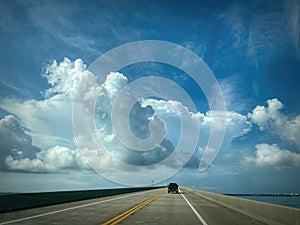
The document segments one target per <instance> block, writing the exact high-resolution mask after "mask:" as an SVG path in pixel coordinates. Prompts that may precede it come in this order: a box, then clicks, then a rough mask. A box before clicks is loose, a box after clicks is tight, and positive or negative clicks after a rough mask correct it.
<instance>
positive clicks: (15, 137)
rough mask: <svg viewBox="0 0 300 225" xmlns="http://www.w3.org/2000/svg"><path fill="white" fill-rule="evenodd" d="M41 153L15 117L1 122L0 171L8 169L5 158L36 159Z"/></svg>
mask: <svg viewBox="0 0 300 225" xmlns="http://www.w3.org/2000/svg"><path fill="white" fill-rule="evenodd" d="M39 151H41V150H40V149H39V148H38V147H36V146H34V145H33V144H32V139H31V137H30V135H28V134H27V132H26V131H25V129H24V128H23V127H22V126H21V125H20V124H19V122H18V120H17V119H16V118H15V117H14V116H13V115H8V116H5V117H4V118H2V119H1V120H0V169H1V170H3V169H6V166H5V163H4V161H5V157H6V156H8V155H12V156H14V157H15V158H23V157H27V158H30V159H32V158H34V157H35V155H36V153H38V152H39Z"/></svg>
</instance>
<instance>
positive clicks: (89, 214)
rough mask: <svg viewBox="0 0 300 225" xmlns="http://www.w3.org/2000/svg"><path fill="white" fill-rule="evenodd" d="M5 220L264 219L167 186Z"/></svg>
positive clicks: (241, 223) (215, 224)
mask: <svg viewBox="0 0 300 225" xmlns="http://www.w3.org/2000/svg"><path fill="white" fill-rule="evenodd" d="M2 224H30V225H33V224H34V225H35V224H47V225H49V224H74V225H75V224H84V225H88V224H99V225H100V224H104V225H108V224H172V225H173V224H180V225H183V224H193V225H194V224H203V225H219V224H220V225H227V224H228V225H248V224H250V225H252V224H253V225H262V224H263V223H261V222H259V221H257V220H255V219H253V218H250V217H248V216H246V215H242V214H240V213H238V212H236V211H233V210H231V209H229V208H226V207H224V206H221V205H219V204H216V203H213V202H210V201H208V200H206V199H204V198H202V197H201V196H199V195H197V194H196V193H194V192H190V191H189V190H188V189H185V188H181V190H180V193H179V194H168V193H167V189H166V188H164V189H156V190H150V191H143V192H136V193H130V194H122V195H115V196H110V197H102V198H97V199H91V200H84V201H77V202H71V203H66V204H59V205H53V206H47V207H40V208H35V209H28V210H23V211H17V212H11V213H3V214H0V225H2Z"/></svg>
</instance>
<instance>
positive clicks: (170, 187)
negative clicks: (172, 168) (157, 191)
mask: <svg viewBox="0 0 300 225" xmlns="http://www.w3.org/2000/svg"><path fill="white" fill-rule="evenodd" d="M178 186H179V185H178V184H176V183H169V184H168V186H167V187H168V193H170V192H172V193H173V192H176V193H178Z"/></svg>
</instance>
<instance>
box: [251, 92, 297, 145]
mask: <svg viewBox="0 0 300 225" xmlns="http://www.w3.org/2000/svg"><path fill="white" fill-rule="evenodd" d="M267 104H268V106H267V107H265V106H257V107H256V108H255V109H254V110H253V112H252V113H249V114H248V117H249V119H250V120H251V121H252V122H253V123H255V124H257V125H258V126H259V129H260V130H261V131H268V132H271V133H272V134H275V135H277V136H279V137H280V138H281V139H282V140H283V141H289V142H292V143H294V144H295V145H296V146H297V148H298V149H299V150H300V115H297V116H295V117H288V116H286V115H285V114H283V113H282V112H281V109H282V108H283V104H282V103H281V102H280V101H279V100H278V99H276V98H275V99H271V100H268V101H267Z"/></svg>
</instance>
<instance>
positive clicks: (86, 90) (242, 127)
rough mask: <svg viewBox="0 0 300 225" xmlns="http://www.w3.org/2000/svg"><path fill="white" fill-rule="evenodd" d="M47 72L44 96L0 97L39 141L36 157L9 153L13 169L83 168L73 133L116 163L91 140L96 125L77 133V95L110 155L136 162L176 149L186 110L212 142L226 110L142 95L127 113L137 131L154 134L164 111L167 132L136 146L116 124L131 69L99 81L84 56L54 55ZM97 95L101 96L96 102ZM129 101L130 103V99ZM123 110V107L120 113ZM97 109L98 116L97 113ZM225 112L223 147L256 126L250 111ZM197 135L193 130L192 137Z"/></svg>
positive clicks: (194, 161) (203, 141)
mask: <svg viewBox="0 0 300 225" xmlns="http://www.w3.org/2000/svg"><path fill="white" fill-rule="evenodd" d="M44 77H45V78H46V79H47V81H48V83H49V85H50V87H49V88H48V89H47V90H46V91H45V93H44V99H42V100H26V101H20V100H18V99H8V98H6V99H4V100H1V101H0V107H1V108H2V109H4V110H6V111H7V112H9V113H12V114H14V115H16V116H17V117H18V118H19V122H20V126H22V127H25V128H26V130H27V135H28V137H29V138H32V146H38V148H37V150H36V151H32V150H31V151H29V152H31V154H32V155H31V156H30V157H29V156H23V157H16V155H21V154H24V153H22V152H23V151H18V150H14V153H12V152H9V154H4V156H3V157H2V159H3V162H5V164H6V165H7V167H8V168H9V169H11V170H22V171H32V172H38V171H42V172H47V171H48V172H51V171H58V170H62V169H72V168H83V167H84V165H83V163H82V161H81V159H80V157H79V155H78V150H74V149H75V146H74V143H73V139H74V140H75V141H76V143H77V144H78V143H79V144H80V146H84V148H83V149H81V150H82V151H85V150H89V151H91V152H94V153H95V154H98V155H100V156H102V155H103V159H101V161H99V162H98V164H102V165H103V167H108V168H109V167H110V169H113V167H114V165H115V164H114V162H112V161H111V158H110V157H106V156H105V155H104V154H102V152H101V151H99V149H98V150H97V146H95V145H93V144H91V140H92V138H95V137H92V136H90V135H89V132H90V130H83V132H82V133H78V134H76V136H75V137H73V136H74V134H73V126H72V106H73V105H72V104H73V102H74V101H75V102H76V103H79V105H81V106H82V109H83V111H82V112H80V113H81V114H79V115H80V116H79V117H78V118H76V117H75V118H73V119H74V120H75V121H76V122H77V120H80V119H83V121H84V123H82V124H79V126H85V124H86V123H88V124H92V125H94V124H96V134H97V136H98V137H99V138H100V140H101V143H102V144H103V145H104V147H105V148H106V149H107V150H108V152H109V153H110V155H111V156H112V157H115V158H117V159H118V160H120V161H122V162H125V163H127V164H130V165H133V166H146V165H152V164H155V163H157V162H160V161H162V160H164V159H166V158H168V156H170V155H171V154H172V153H173V152H174V150H175V148H176V146H177V144H178V141H179V139H180V135H181V130H180V129H181V124H180V116H182V115H185V116H187V117H189V118H190V120H191V121H195V122H197V121H199V123H200V138H199V142H198V146H199V147H201V148H205V147H206V145H207V142H208V140H209V134H210V129H211V123H212V121H214V122H216V123H215V124H218V120H219V119H220V118H223V116H224V115H221V114H220V113H219V112H207V113H205V114H203V113H200V112H190V111H189V109H188V108H187V107H186V106H185V105H183V104H182V103H181V102H178V101H175V100H157V99H151V98H147V99H142V100H141V99H140V100H139V101H137V102H136V104H134V105H133V108H132V109H131V111H130V115H129V118H126V119H128V123H129V124H130V128H131V131H132V133H133V134H134V135H135V136H136V137H137V138H139V139H145V138H147V137H149V135H150V130H149V126H150V122H151V121H152V120H155V119H156V118H157V117H159V118H162V120H163V121H164V125H165V127H166V136H165V138H164V139H163V140H162V142H161V143H160V144H159V145H158V146H156V147H155V148H153V149H152V150H151V151H146V152H140V151H135V150H133V149H130V148H128V147H126V146H124V145H123V144H122V143H121V142H120V141H119V140H118V138H117V136H116V135H115V132H114V128H113V126H112V118H111V110H112V106H113V103H114V101H115V99H116V97H117V96H118V95H119V93H120V92H121V90H123V88H124V87H125V86H126V85H127V84H128V79H127V77H126V76H125V75H123V74H121V73H118V72H111V73H109V74H108V75H106V77H104V79H103V81H104V82H103V83H99V82H98V80H97V77H95V76H94V75H93V74H92V73H91V72H89V71H88V70H86V66H85V65H84V63H83V61H82V60H81V59H77V60H75V61H74V62H72V61H70V60H69V59H64V60H63V61H62V62H61V63H57V62H56V61H54V62H53V63H52V64H51V65H49V66H48V67H46V69H45V75H44ZM95 99H97V101H96V105H95V101H94V100H95ZM123 104H124V105H126V102H124V103H123ZM73 112H74V111H73ZM122 113H123V112H120V116H121V114H122ZM92 115H94V116H95V118H92ZM225 118H226V125H227V128H226V135H225V140H224V144H223V148H227V147H229V146H230V143H231V142H232V140H233V139H234V138H236V137H239V136H243V135H245V134H246V133H248V132H249V131H250V130H251V123H250V122H249V121H248V120H247V117H245V116H243V115H241V114H239V113H235V112H226V115H225ZM217 128H218V127H217V126H216V129H217ZM186 132H187V133H188V132H189V129H186ZM193 135H194V134H192V133H191V134H190V137H192V136H193ZM188 136H189V135H188ZM182 151H183V152H184V151H185V150H184V149H183V150H182ZM188 151H191V149H188ZM183 154H185V153H183ZM197 154H198V153H197ZM199 158H200V157H197V156H196V155H193V156H192V158H191V160H190V161H189V163H188V165H187V166H188V167H191V168H197V166H198V164H199V161H200V159H199ZM180 163H182V162H181V160H180V158H178V160H174V162H172V163H169V164H168V165H166V166H169V167H176V166H178V165H179V164H180ZM116 165H117V164H116ZM117 169H120V168H117Z"/></svg>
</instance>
